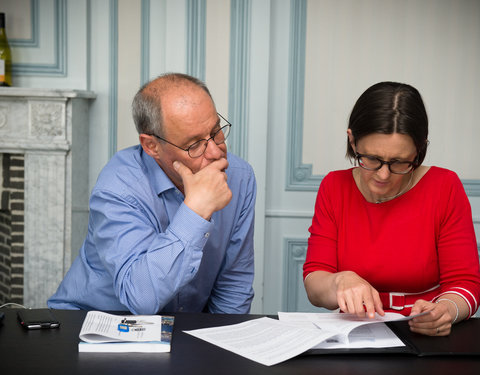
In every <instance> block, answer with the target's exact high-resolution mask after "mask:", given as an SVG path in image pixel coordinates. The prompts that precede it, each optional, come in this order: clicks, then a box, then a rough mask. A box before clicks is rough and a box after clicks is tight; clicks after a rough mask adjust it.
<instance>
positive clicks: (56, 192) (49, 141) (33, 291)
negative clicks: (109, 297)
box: [0, 87, 95, 307]
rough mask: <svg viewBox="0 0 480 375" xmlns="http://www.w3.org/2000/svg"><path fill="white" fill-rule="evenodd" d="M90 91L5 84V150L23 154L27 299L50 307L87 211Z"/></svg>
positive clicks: (0, 145) (1, 132) (0, 129)
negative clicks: (50, 298) (29, 87)
mask: <svg viewBox="0 0 480 375" xmlns="http://www.w3.org/2000/svg"><path fill="white" fill-rule="evenodd" d="M94 98H95V94H94V93H93V92H90V91H79V90H47V89H28V88H16V87H11V88H0V153H17V154H24V157H25V172H24V173H25V174H24V196H25V204H24V222H25V225H24V299H23V301H24V305H25V306H27V307H45V306H46V300H47V299H48V297H49V296H50V295H51V294H52V293H53V292H54V291H55V290H56V288H57V287H58V285H59V283H60V281H61V280H62V278H63V275H64V273H65V272H66V271H67V270H68V268H69V267H70V264H71V260H72V259H71V257H72V248H74V249H75V251H76V248H77V247H79V246H80V244H81V241H82V240H83V237H84V235H85V231H86V223H87V216H88V194H89V192H88V127H89V113H88V110H89V102H90V101H91V100H93V99H94Z"/></svg>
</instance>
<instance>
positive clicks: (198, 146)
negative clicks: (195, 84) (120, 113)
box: [148, 113, 232, 158]
mask: <svg viewBox="0 0 480 375" xmlns="http://www.w3.org/2000/svg"><path fill="white" fill-rule="evenodd" d="M217 114H218V116H220V118H221V119H222V120H223V121H225V122H226V125H223V126H222V127H220V129H218V130H217V131H216V132H215V133H214V134H213V135H212V136H211V137H210V138H208V139H200V140H199V141H196V142H195V143H192V144H191V145H190V146H188V147H187V148H183V147H180V146H177V145H176V144H174V143H172V142H170V141H167V140H166V139H164V138H162V137H159V136H158V135H156V134H148V135H153V136H154V137H156V138H158V139H160V140H162V141H164V142H167V143H168V144H171V145H172V146H175V147H176V148H179V149H180V150H183V151H187V152H188V156H190V157H191V158H199V157H200V156H202V155H203V154H204V152H205V150H206V149H207V145H208V142H209V141H210V140H213V141H214V142H215V144H216V145H221V144H222V143H225V140H226V139H227V137H228V135H229V134H230V128H231V126H232V124H230V123H229V122H228V121H227V120H226V119H225V117H223V116H222V115H221V114H220V113H217Z"/></svg>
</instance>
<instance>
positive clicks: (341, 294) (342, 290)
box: [334, 271, 385, 318]
mask: <svg viewBox="0 0 480 375" xmlns="http://www.w3.org/2000/svg"><path fill="white" fill-rule="evenodd" d="M334 285H335V286H336V296H337V302H338V307H339V308H340V310H342V311H343V312H345V313H349V314H356V315H357V316H358V317H360V318H364V317H365V315H366V316H367V317H369V318H374V317H375V312H377V313H378V314H379V315H381V316H383V315H385V312H384V311H383V305H382V301H381V300H380V296H379V294H378V292H377V290H376V289H375V288H374V287H372V286H371V285H370V284H369V283H368V282H367V281H366V280H364V279H362V278H361V277H360V276H358V275H357V274H356V273H355V272H352V271H342V272H338V273H336V274H335V281H334Z"/></svg>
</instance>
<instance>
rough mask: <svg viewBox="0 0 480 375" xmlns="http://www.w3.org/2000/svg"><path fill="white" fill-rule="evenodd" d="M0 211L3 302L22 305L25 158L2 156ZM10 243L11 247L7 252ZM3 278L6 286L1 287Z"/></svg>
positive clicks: (1, 292)
mask: <svg viewBox="0 0 480 375" xmlns="http://www.w3.org/2000/svg"><path fill="white" fill-rule="evenodd" d="M0 159H1V162H0V169H1V174H0V176H1V177H0V178H1V180H0V181H1V184H0V197H1V201H0V203H1V205H0V209H1V210H2V211H3V215H2V216H3V218H4V219H3V223H2V227H5V228H6V227H7V222H8V221H9V222H10V225H9V227H10V228H9V229H5V232H9V233H8V234H7V233H5V241H4V245H5V249H3V248H2V250H1V256H0V303H5V302H15V303H20V304H23V254H24V240H23V239H24V236H23V230H24V168H25V164H24V160H25V158H24V155H23V154H0ZM8 242H10V244H9V245H10V246H9V249H8V246H7V245H8ZM2 277H4V284H2V279H1V278H2Z"/></svg>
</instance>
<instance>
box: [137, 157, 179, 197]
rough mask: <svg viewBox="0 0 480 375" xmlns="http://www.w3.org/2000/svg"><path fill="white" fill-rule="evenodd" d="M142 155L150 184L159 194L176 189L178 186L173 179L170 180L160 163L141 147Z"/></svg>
mask: <svg viewBox="0 0 480 375" xmlns="http://www.w3.org/2000/svg"><path fill="white" fill-rule="evenodd" d="M140 157H141V159H142V162H143V165H144V166H145V168H146V174H147V178H148V179H149V181H150V186H152V187H153V189H154V191H155V192H156V193H157V195H160V194H161V193H163V192H165V191H167V190H170V189H176V186H175V185H174V184H173V182H172V180H170V178H169V177H168V176H167V175H166V173H165V172H164V171H163V169H162V168H161V167H160V165H158V163H157V162H156V160H155V159H154V158H152V157H151V156H150V155H148V154H147V153H146V152H144V151H143V149H142V148H141V147H140Z"/></svg>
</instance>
